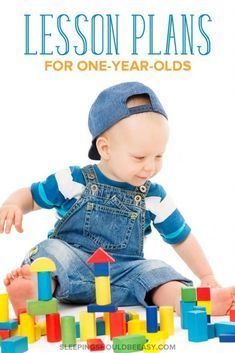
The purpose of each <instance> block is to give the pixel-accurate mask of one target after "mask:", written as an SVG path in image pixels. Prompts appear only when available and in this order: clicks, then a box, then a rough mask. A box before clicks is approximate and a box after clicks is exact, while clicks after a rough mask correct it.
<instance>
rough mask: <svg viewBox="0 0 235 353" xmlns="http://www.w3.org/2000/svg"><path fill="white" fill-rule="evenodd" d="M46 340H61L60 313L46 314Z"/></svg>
mask: <svg viewBox="0 0 235 353" xmlns="http://www.w3.org/2000/svg"><path fill="white" fill-rule="evenodd" d="M46 330H47V342H60V341H61V327H60V314H59V313H54V314H47V315H46Z"/></svg>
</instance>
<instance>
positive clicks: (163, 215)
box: [146, 184, 191, 244]
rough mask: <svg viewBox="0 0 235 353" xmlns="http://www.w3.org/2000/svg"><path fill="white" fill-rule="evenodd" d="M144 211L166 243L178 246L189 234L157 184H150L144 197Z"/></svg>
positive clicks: (169, 200)
mask: <svg viewBox="0 0 235 353" xmlns="http://www.w3.org/2000/svg"><path fill="white" fill-rule="evenodd" d="M146 211H149V212H150V217H151V220H152V222H153V225H154V227H155V228H156V229H157V231H158V232H159V234H160V235H161V236H162V238H163V240H164V241H165V242H166V243H169V244H178V243H180V242H182V241H183V240H184V239H186V238H187V236H188V235H189V234H190V232H191V228H190V227H189V226H188V225H187V223H186V222H185V220H184V218H183V216H182V214H181V213H180V211H179V210H178V209H177V208H176V206H175V204H174V202H173V200H172V199H171V198H170V196H168V195H167V194H166V192H165V190H164V189H163V187H162V186H160V185H158V184H151V187H150V190H149V193H148V195H147V197H146Z"/></svg>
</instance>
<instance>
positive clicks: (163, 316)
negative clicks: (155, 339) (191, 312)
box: [159, 306, 175, 336]
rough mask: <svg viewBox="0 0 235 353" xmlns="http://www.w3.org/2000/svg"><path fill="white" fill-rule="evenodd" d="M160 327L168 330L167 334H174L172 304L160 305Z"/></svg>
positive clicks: (162, 329)
mask: <svg viewBox="0 0 235 353" xmlns="http://www.w3.org/2000/svg"><path fill="white" fill-rule="evenodd" d="M159 314H160V329H161V331H166V332H168V335H169V336H172V335H173V334H174V330H175V329H174V310H173V306H160V308H159Z"/></svg>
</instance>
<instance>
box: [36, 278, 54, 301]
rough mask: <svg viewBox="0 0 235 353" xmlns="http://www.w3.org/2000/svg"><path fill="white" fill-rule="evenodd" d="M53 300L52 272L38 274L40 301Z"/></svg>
mask: <svg viewBox="0 0 235 353" xmlns="http://www.w3.org/2000/svg"><path fill="white" fill-rule="evenodd" d="M51 299H52V279H51V272H38V300H51Z"/></svg>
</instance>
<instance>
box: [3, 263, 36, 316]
mask: <svg viewBox="0 0 235 353" xmlns="http://www.w3.org/2000/svg"><path fill="white" fill-rule="evenodd" d="M4 284H5V286H6V290H7V292H8V295H9V299H10V301H11V304H12V306H13V309H14V311H15V314H16V315H17V310H18V309H19V308H26V300H28V299H33V298H36V297H37V279H36V277H35V274H34V273H32V272H30V265H24V266H22V267H20V268H18V269H17V270H15V271H12V272H11V273H9V274H8V275H7V276H6V278H5V280H4Z"/></svg>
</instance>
